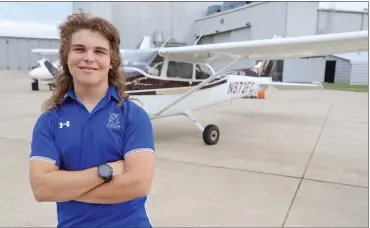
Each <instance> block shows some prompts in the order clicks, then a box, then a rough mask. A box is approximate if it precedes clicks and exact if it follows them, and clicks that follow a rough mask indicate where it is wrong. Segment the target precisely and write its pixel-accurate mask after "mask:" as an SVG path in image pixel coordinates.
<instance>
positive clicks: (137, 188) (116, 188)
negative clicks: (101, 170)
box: [76, 171, 150, 204]
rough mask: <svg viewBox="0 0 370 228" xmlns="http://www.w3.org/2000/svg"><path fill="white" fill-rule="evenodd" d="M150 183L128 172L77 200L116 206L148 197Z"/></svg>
mask: <svg viewBox="0 0 370 228" xmlns="http://www.w3.org/2000/svg"><path fill="white" fill-rule="evenodd" d="M149 186H150V183H149V182H148V181H145V180H143V179H140V178H138V176H137V175H135V174H134V173H132V172H130V171H128V172H125V173H124V174H122V175H119V176H117V177H114V178H113V179H112V180H111V181H110V182H108V183H104V184H102V185H100V186H98V187H96V188H94V189H92V190H90V191H89V192H87V193H85V194H84V195H82V196H80V197H79V198H77V199H76V201H79V202H85V203H94V204H116V203H122V202H126V201H129V200H132V199H135V198H139V197H143V196H146V195H147V194H148V192H149V188H150V187H149Z"/></svg>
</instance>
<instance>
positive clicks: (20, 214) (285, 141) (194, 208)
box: [0, 71, 369, 227]
mask: <svg viewBox="0 0 370 228" xmlns="http://www.w3.org/2000/svg"><path fill="white" fill-rule="evenodd" d="M0 78H1V80H2V83H1V84H0V107H1V110H2V111H1V112H0V151H1V153H0V161H1V162H0V171H1V172H0V177H1V180H2V183H1V188H0V202H1V203H2V206H1V207H0V226H4V227H5V226H12V227H22V226H44V227H46V226H49V227H50V226H52V227H53V226H54V227H55V226H56V224H57V217H56V207H55V203H38V202H36V201H35V200H34V198H33V195H32V191H31V188H30V184H29V180H28V167H29V166H28V159H29V153H30V142H31V138H32V130H33V126H34V124H35V121H36V119H37V117H38V116H39V115H40V113H41V110H40V106H41V104H42V102H43V101H44V100H45V99H46V98H47V97H48V96H50V95H51V92H50V91H48V88H47V86H40V88H41V90H40V91H38V92H34V91H31V84H30V81H29V79H28V78H27V72H26V71H23V72H22V71H0ZM266 96H267V98H266V99H265V100H247V99H241V100H235V101H233V102H230V103H224V104H221V105H218V106H214V107H210V108H208V109H204V110H201V111H197V112H194V113H193V114H194V116H195V118H196V119H197V120H198V121H199V122H201V123H202V124H203V125H204V126H205V125H207V124H216V125H217V126H218V127H219V128H220V130H221V139H220V141H219V143H218V144H217V145H215V146H207V145H205V144H204V143H203V140H202V133H201V132H200V131H199V130H198V129H197V128H196V127H195V125H193V124H192V123H191V122H189V121H188V120H187V119H186V118H185V117H171V118H166V119H158V120H155V121H153V126H154V131H155V140H156V150H157V152H156V154H157V160H156V172H155V177H154V181H153V185H152V190H151V192H150V195H149V197H148V203H147V210H148V214H149V216H150V218H151V221H152V223H153V225H154V226H155V227H193V226H207V227H213V226H215V227H226V226H227V227H235V226H239V227H257V226H258V227H298V226H306V227H324V226H326V227H327V226H331V227H334V226H335V227H368V214H369V212H368V160H369V159H368V139H369V136H368V93H355V92H342V91H329V90H313V91H307V90H306V91H290V90H277V89H274V88H271V89H269V90H268V91H267V95H266Z"/></svg>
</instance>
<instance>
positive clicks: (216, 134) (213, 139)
mask: <svg viewBox="0 0 370 228" xmlns="http://www.w3.org/2000/svg"><path fill="white" fill-rule="evenodd" d="M219 139H220V130H219V129H218V127H217V126H216V125H213V124H210V125H208V126H206V127H205V128H204V131H203V140H204V142H205V143H206V144H207V145H214V144H217V142H218V140H219Z"/></svg>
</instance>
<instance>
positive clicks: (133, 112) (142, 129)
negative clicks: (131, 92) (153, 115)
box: [123, 103, 155, 158]
mask: <svg viewBox="0 0 370 228" xmlns="http://www.w3.org/2000/svg"><path fill="white" fill-rule="evenodd" d="M130 105H131V107H130V111H129V113H128V118H127V121H128V123H127V124H126V130H125V132H124V151H123V153H124V157H125V158H126V157H127V156H129V155H132V154H134V153H137V152H152V153H154V152H155V148H154V136H153V127H152V122H151V120H150V118H149V115H148V114H147V113H146V112H145V110H144V109H142V108H141V107H139V106H137V105H136V104H134V103H131V104H130Z"/></svg>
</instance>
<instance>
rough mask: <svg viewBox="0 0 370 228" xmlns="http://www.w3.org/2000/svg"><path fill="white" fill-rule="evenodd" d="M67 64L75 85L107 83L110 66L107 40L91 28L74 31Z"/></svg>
mask: <svg viewBox="0 0 370 228" xmlns="http://www.w3.org/2000/svg"><path fill="white" fill-rule="evenodd" d="M67 64H68V69H69V71H70V73H71V75H72V77H73V82H74V84H75V86H76V85H82V86H96V85H99V84H104V83H108V72H109V70H110V69H111V68H112V65H111V58H110V45H109V41H108V40H107V39H106V38H105V37H104V36H102V35H101V34H100V33H98V32H94V31H91V30H87V29H83V30H79V31H78V32H75V33H74V34H73V35H72V37H71V44H70V49H69V53H68V60H67Z"/></svg>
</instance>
